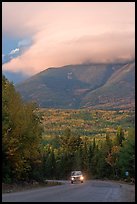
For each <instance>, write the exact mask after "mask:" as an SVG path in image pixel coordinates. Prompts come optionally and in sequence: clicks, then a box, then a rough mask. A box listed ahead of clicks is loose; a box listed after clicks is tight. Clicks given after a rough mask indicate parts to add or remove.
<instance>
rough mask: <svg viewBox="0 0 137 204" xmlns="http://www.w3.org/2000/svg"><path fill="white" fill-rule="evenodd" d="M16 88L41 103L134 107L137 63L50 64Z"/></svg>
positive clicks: (53, 106)
mask: <svg viewBox="0 0 137 204" xmlns="http://www.w3.org/2000/svg"><path fill="white" fill-rule="evenodd" d="M16 90H17V91H19V92H20V93H21V95H22V97H23V99H24V100H25V101H30V100H31V101H35V102H37V103H38V105H39V106H40V107H47V108H64V109H74V108H83V107H86V108H97V109H98V108H100V109H119V108H122V109H123V108H124V109H125V108H134V106H135V104H134V103H135V63H134V62H131V63H125V64H124V63H123V64H80V65H67V66H63V67H58V68H49V69H46V70H44V71H42V72H40V73H38V74H36V75H34V76H32V77H31V78H29V79H27V80H26V81H24V82H23V83H20V84H18V85H16Z"/></svg>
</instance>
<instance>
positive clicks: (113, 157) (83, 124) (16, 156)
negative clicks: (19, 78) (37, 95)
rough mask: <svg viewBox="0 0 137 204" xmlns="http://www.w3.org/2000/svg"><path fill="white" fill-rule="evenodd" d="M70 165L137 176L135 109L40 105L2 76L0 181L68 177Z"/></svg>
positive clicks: (103, 174)
mask: <svg viewBox="0 0 137 204" xmlns="http://www.w3.org/2000/svg"><path fill="white" fill-rule="evenodd" d="M72 170H81V171H83V173H84V175H85V177H86V179H92V178H96V179H98V178H103V179H104V178H107V179H118V180H119V179H127V180H129V181H130V180H131V179H133V178H135V124H134V112H133V111H129V110H128V111H125V110H124V111H123V110H120V111H110V112H109V111H103V110H69V111H68V110H54V109H53V110H52V109H42V108H39V107H37V105H36V104H35V103H25V102H23V100H22V98H21V96H20V94H19V93H18V92H17V91H15V87H14V85H13V84H12V83H10V82H9V81H8V80H7V79H6V78H5V76H2V182H4V183H12V182H17V181H31V180H36V181H43V180H45V179H69V176H70V172H71V171H72ZM127 171H128V172H129V174H128V177H127V176H126V175H125V172H127Z"/></svg>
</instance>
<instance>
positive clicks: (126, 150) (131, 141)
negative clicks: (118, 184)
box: [118, 129, 135, 178]
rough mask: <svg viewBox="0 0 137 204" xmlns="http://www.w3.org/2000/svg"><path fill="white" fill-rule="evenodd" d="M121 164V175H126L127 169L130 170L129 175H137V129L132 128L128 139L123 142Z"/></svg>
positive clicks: (120, 156)
mask: <svg viewBox="0 0 137 204" xmlns="http://www.w3.org/2000/svg"><path fill="white" fill-rule="evenodd" d="M118 163H119V166H120V169H121V176H122V177H124V176H125V171H128V172H129V176H130V177H133V178H134V176H135V130H134V129H130V130H129V132H128V137H127V139H126V140H125V141H124V142H123V146H122V148H121V151H120V154H119V161H118Z"/></svg>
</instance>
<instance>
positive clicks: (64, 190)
mask: <svg viewBox="0 0 137 204" xmlns="http://www.w3.org/2000/svg"><path fill="white" fill-rule="evenodd" d="M7 201H8V202H135V186H134V185H128V184H120V183H118V182H112V181H101V180H90V181H85V182H84V183H74V184H71V183H70V182H69V181H65V182H64V184H63V185H58V186H52V187H42V188H38V189H33V190H26V191H22V192H15V193H5V194H2V202H7Z"/></svg>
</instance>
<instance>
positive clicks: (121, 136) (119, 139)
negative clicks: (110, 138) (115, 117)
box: [116, 126, 125, 146]
mask: <svg viewBox="0 0 137 204" xmlns="http://www.w3.org/2000/svg"><path fill="white" fill-rule="evenodd" d="M124 139H125V137H124V131H123V129H122V127H120V126H119V127H118V129H117V134H116V145H120V146H122V142H123V140H124Z"/></svg>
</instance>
